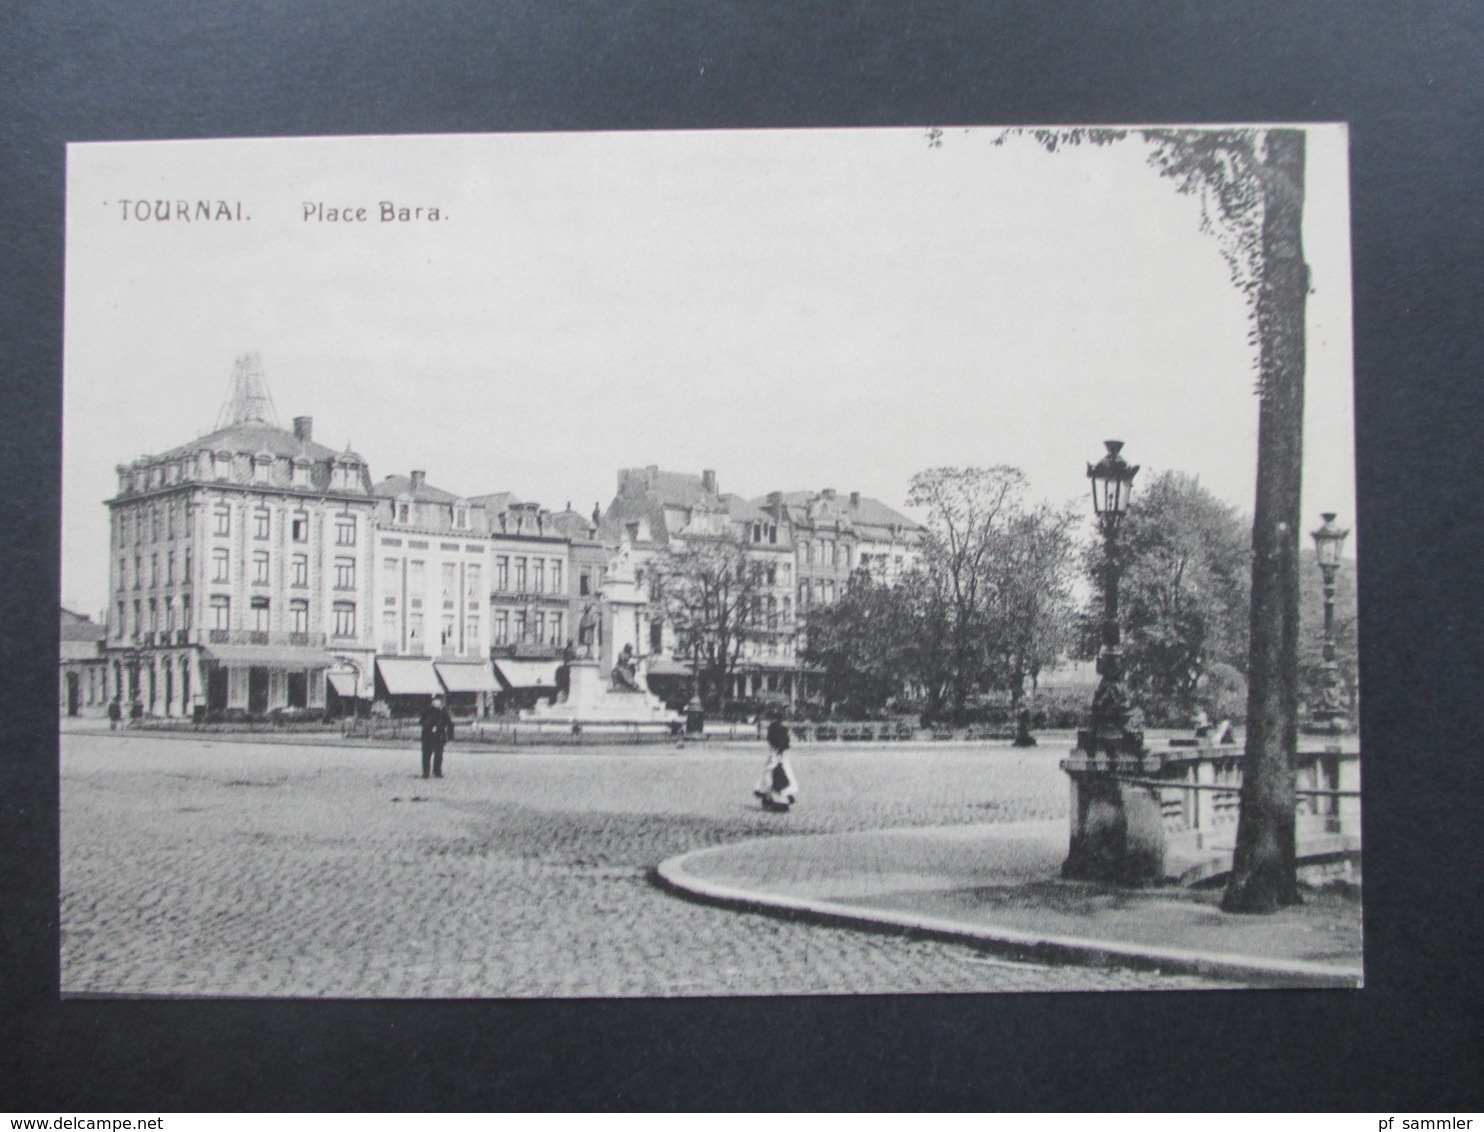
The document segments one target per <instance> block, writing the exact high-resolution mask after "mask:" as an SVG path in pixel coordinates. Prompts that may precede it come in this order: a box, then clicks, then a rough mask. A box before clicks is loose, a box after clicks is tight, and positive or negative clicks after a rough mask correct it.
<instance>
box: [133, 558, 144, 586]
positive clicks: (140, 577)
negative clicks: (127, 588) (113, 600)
mask: <svg viewBox="0 0 1484 1132" xmlns="http://www.w3.org/2000/svg"><path fill="white" fill-rule="evenodd" d="M134 588H135V589H136V590H138V589H143V588H144V558H143V557H142V556H140V555H138V554H136V555H135V556H134Z"/></svg>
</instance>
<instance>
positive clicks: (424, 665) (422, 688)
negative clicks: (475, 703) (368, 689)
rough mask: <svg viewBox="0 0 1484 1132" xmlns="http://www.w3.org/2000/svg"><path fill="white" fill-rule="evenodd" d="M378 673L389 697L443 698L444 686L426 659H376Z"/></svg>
mask: <svg viewBox="0 0 1484 1132" xmlns="http://www.w3.org/2000/svg"><path fill="white" fill-rule="evenodd" d="M376 671H377V673H378V674H379V675H380V676H381V682H382V684H384V685H385V686H386V692H387V695H389V696H441V695H443V685H442V684H440V683H439V682H438V674H437V673H436V672H434V671H433V662H432V661H431V660H428V659H426V658H425V657H416V656H407V657H383V656H379V657H377V658H376Z"/></svg>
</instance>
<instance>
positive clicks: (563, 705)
mask: <svg viewBox="0 0 1484 1132" xmlns="http://www.w3.org/2000/svg"><path fill="white" fill-rule="evenodd" d="M567 676H568V683H567V693H566V695H565V696H564V697H563V698H561V699H559V700H557V702H556V703H551V704H548V703H538V704H537V705H536V706H535V707H534V708H532V709H531V711H530V712H528V713H527V715H528V717H529V718H531V719H541V720H566V721H569V722H571V723H662V724H666V725H671V724H679V723H681V722H683V717H682V716H681V715H679V714H678V713H677V712H673V711H671V710H670V709H669V708H667V707H666V706H665V705H664V704H663V703H662V702H661V701H660V699H659V697H658V696H655V695H653V694H651V693H649V692H645V691H634V690H630V689H615V688H613V687H612V686H611V684H610V683H609V681H607V680H604V679H603V677H602V675H601V672H600V669H599V665H598V662H597V661H596V660H587V659H584V660H574V661H572V663H571V664H569V665H568V666H567ZM639 679H640V681H641V683H642V681H643V679H644V677H643V676H642V675H641V676H640V677H639Z"/></svg>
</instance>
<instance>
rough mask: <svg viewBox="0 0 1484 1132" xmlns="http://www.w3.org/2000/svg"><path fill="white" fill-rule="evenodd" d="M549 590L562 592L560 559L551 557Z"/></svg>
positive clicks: (556, 592) (555, 592) (557, 592)
mask: <svg viewBox="0 0 1484 1132" xmlns="http://www.w3.org/2000/svg"><path fill="white" fill-rule="evenodd" d="M551 592H552V593H554V594H559V593H562V592H563V590H562V560H561V559H560V558H553V559H552V560H551Z"/></svg>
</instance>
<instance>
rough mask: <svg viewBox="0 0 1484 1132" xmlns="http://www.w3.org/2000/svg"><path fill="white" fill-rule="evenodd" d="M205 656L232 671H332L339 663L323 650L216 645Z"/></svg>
mask: <svg viewBox="0 0 1484 1132" xmlns="http://www.w3.org/2000/svg"><path fill="white" fill-rule="evenodd" d="M204 655H205V657H206V659H207V660H214V661H216V662H217V663H218V664H224V665H226V666H227V667H228V668H243V667H253V668H295V669H297V668H329V667H330V666H331V665H333V664H336V663H338V662H337V661H336V660H335V658H334V657H333V656H331V655H330V654H329V653H327V652H321V651H320V650H319V649H305V648H293V647H291V646H288V645H281V646H280V645H212V646H211V647H210V648H209V649H206V650H205V654H204Z"/></svg>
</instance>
